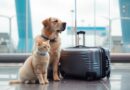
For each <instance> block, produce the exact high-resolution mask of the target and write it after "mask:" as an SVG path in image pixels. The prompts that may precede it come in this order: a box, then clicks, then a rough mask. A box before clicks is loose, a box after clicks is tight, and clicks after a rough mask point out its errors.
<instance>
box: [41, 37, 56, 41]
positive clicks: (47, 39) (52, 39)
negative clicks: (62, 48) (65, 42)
mask: <svg viewBox="0 0 130 90" xmlns="http://www.w3.org/2000/svg"><path fill="white" fill-rule="evenodd" d="M41 37H42V38H44V39H46V40H50V42H55V41H56V38H54V39H49V38H48V37H46V36H44V35H41Z"/></svg>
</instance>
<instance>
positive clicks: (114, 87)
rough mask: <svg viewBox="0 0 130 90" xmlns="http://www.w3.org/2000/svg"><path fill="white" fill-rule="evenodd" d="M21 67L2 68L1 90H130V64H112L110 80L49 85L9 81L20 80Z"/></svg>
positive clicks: (0, 73) (63, 82)
mask: <svg viewBox="0 0 130 90" xmlns="http://www.w3.org/2000/svg"><path fill="white" fill-rule="evenodd" d="M19 68H20V66H9V65H7V66H0V90H129V88H130V85H129V83H130V73H129V72H130V64H112V73H111V77H110V79H109V80H108V79H106V78H104V79H102V80H99V81H85V80H74V79H67V80H66V79H63V80H61V81H60V82H54V81H50V83H49V84H47V85H39V84H15V85H9V80H12V79H17V78H18V70H19Z"/></svg>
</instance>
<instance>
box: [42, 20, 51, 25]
mask: <svg viewBox="0 0 130 90" xmlns="http://www.w3.org/2000/svg"><path fill="white" fill-rule="evenodd" d="M49 21H50V18H47V19H45V20H43V21H42V24H43V25H44V27H47V26H49V24H50V22H49Z"/></svg>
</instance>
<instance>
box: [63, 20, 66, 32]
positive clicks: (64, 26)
mask: <svg viewBox="0 0 130 90" xmlns="http://www.w3.org/2000/svg"><path fill="white" fill-rule="evenodd" d="M65 28H66V23H65V22H63V23H62V31H64V30H65Z"/></svg>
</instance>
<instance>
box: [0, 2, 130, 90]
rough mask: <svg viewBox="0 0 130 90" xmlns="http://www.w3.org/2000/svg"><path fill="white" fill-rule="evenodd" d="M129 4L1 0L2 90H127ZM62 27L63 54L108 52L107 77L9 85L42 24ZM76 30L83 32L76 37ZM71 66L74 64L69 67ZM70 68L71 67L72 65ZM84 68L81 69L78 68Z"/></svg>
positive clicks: (129, 73) (129, 78)
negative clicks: (83, 49)
mask: <svg viewBox="0 0 130 90" xmlns="http://www.w3.org/2000/svg"><path fill="white" fill-rule="evenodd" d="M129 9H130V0H0V90H129V89H130V35H129V34H130V30H129V29H130V10H129ZM49 17H54V18H58V19H60V20H61V21H63V22H66V28H65V30H64V31H63V32H61V33H59V34H60V37H61V50H64V49H65V48H68V47H71V48H72V47H75V46H77V45H81V46H82V45H83V44H84V45H85V46H86V47H89V48H91V47H102V48H104V49H106V50H108V51H109V55H110V71H111V73H110V78H106V77H105V78H102V79H99V80H86V79H79V78H73V77H72V78H64V77H63V76H62V75H61V74H60V78H61V80H60V81H54V80H50V79H49V84H45V85H40V84H39V83H36V84H9V81H10V80H14V79H18V77H19V75H18V71H19V68H20V67H21V66H23V63H24V62H25V60H26V58H28V57H29V56H30V55H31V54H32V51H33V48H34V43H35V38H36V36H37V35H40V34H41V30H42V29H43V28H44V27H45V26H43V20H45V19H46V18H49ZM79 31H83V32H85V37H84V38H85V40H84V38H83V37H82V35H79V36H78V37H77V35H76V33H77V32H79ZM73 63H74V62H73ZM73 63H72V65H73ZM81 67H82V65H81Z"/></svg>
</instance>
